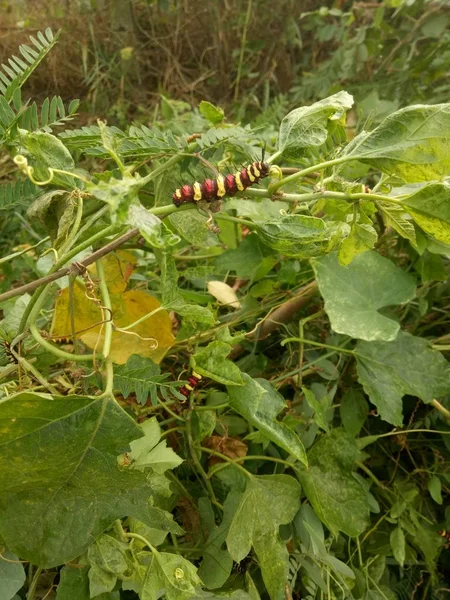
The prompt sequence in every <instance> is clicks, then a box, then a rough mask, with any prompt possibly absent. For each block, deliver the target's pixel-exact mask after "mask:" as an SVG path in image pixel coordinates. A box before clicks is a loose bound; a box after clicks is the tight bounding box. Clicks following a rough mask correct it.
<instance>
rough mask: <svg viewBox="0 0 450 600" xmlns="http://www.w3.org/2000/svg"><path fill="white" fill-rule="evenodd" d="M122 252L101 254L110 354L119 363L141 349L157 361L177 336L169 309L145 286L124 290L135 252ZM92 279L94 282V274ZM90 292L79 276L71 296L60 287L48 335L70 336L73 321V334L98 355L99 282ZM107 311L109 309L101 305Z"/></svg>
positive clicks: (100, 331) (100, 328) (101, 336)
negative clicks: (109, 319)
mask: <svg viewBox="0 0 450 600" xmlns="http://www.w3.org/2000/svg"><path fill="white" fill-rule="evenodd" d="M120 254H121V256H120V257H118V258H116V259H113V257H112V256H108V260H107V261H104V259H103V262H104V269H105V277H106V280H107V285H108V290H109V292H110V298H111V308H112V319H113V324H114V331H113V334H112V344H111V353H110V356H111V358H112V360H113V361H114V362H115V363H118V364H124V363H126V362H127V360H128V358H129V357H130V356H131V355H132V354H139V355H140V356H145V357H148V358H151V359H152V360H153V361H154V362H156V363H159V362H160V361H161V360H162V358H163V357H164V355H165V353H166V352H167V351H168V350H169V348H171V346H172V345H173V342H174V340H175V338H174V336H173V334H172V322H171V319H170V316H169V313H168V312H167V311H166V310H165V309H163V308H160V307H161V304H160V302H159V301H158V300H157V299H156V298H154V297H153V296H151V295H150V294H148V293H147V292H143V291H141V290H129V291H127V292H125V291H124V290H125V287H126V284H127V281H128V279H129V278H130V275H131V271H132V264H133V263H132V261H134V257H133V255H131V254H129V253H123V252H122V253H120ZM126 254H128V256H125V255H126ZM105 263H106V264H105ZM91 279H92V280H93V281H94V282H95V281H96V277H95V275H93V276H92V277H91ZM94 294H95V298H97V300H95V299H92V298H93V296H92V292H91V291H87V290H86V288H85V286H84V284H83V282H81V281H79V280H77V281H76V282H75V283H74V286H73V294H72V298H70V295H69V288H65V289H63V290H61V292H60V293H59V295H58V297H57V300H56V306H55V313H54V317H53V324H52V336H53V337H54V338H56V339H58V338H60V339H61V338H70V337H71V336H72V323H73V328H74V331H75V337H76V338H77V339H79V340H81V341H82V342H83V343H84V344H86V346H88V347H89V348H92V349H93V350H95V351H97V352H98V353H99V355H100V353H101V351H102V347H103V341H104V330H105V325H104V324H102V320H103V318H104V316H103V311H102V310H101V302H100V301H99V298H100V293H99V291H98V289H97V288H96V289H95V291H94ZM88 296H89V297H88ZM70 300H71V302H70ZM152 312H154V314H153V315H152V316H150V317H149V318H147V319H145V320H144V321H143V322H142V323H139V324H138V325H136V326H134V327H132V328H131V329H129V330H127V331H121V329H124V328H126V327H127V326H128V325H131V324H132V323H134V322H135V321H137V320H138V319H141V318H142V317H144V316H146V315H148V314H149V313H152ZM105 314H108V313H107V312H106V311H105ZM108 316H109V315H108Z"/></svg>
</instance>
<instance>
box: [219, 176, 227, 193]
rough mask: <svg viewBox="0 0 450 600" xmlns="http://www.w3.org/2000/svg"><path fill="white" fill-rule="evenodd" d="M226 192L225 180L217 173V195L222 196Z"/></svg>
mask: <svg viewBox="0 0 450 600" xmlns="http://www.w3.org/2000/svg"><path fill="white" fill-rule="evenodd" d="M226 193H227V190H226V189H225V180H224V178H223V177H222V175H219V177H218V178H217V197H218V198H223V196H225V194H226Z"/></svg>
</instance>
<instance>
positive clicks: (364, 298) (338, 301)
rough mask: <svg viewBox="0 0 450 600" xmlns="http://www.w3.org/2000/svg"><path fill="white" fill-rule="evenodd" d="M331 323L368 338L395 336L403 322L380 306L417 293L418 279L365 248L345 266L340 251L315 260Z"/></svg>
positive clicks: (333, 326)
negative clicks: (381, 310)
mask: <svg viewBox="0 0 450 600" xmlns="http://www.w3.org/2000/svg"><path fill="white" fill-rule="evenodd" d="M311 263H312V266H313V269H314V271H315V273H316V278H317V283H318V285H319V289H320V292H321V294H322V296H323V298H324V300H325V310H326V312H327V314H328V316H329V318H330V322H331V327H332V328H333V330H334V331H336V332H337V333H344V334H346V335H349V336H351V337H354V338H359V339H363V340H367V341H371V340H393V339H395V337H396V335H397V333H398V331H399V329H400V326H399V324H398V323H396V322H395V321H393V320H392V319H389V318H388V317H385V316H383V315H381V314H380V313H379V312H378V309H380V308H383V307H384V306H391V305H395V304H402V303H403V302H407V301H408V300H411V299H412V298H414V296H415V289H416V288H415V281H414V278H413V277H411V275H409V274H408V273H405V272H404V271H402V270H401V269H399V268H397V267H396V266H395V265H394V264H393V263H392V262H391V261H390V260H388V259H387V258H384V257H383V256H380V255H379V254H378V253H376V252H364V253H363V254H360V255H358V256H356V257H355V259H354V260H353V262H352V263H351V264H350V265H348V266H347V267H344V266H342V265H340V264H339V261H338V258H337V256H336V254H329V255H328V256H324V257H323V258H320V259H314V260H312V261H311Z"/></svg>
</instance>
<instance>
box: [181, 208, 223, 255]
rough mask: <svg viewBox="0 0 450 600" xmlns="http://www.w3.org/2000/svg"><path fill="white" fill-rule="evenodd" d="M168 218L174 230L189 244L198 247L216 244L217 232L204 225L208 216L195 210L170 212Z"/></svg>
mask: <svg viewBox="0 0 450 600" xmlns="http://www.w3.org/2000/svg"><path fill="white" fill-rule="evenodd" d="M169 220H170V222H171V223H172V225H173V226H174V228H175V230H176V231H177V232H178V233H179V234H180V235H181V236H183V237H184V239H185V240H187V241H188V242H189V243H190V244H193V245H195V246H199V247H200V248H211V247H212V246H217V244H218V237H217V234H215V233H212V232H211V231H210V230H209V229H208V227H207V225H206V223H207V221H208V217H205V216H204V215H202V214H200V213H199V212H198V211H197V210H185V211H180V212H175V213H172V214H171V215H170V216H169Z"/></svg>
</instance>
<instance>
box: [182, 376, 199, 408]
mask: <svg viewBox="0 0 450 600" xmlns="http://www.w3.org/2000/svg"><path fill="white" fill-rule="evenodd" d="M202 379H203V377H202V376H201V375H199V374H198V373H196V372H195V371H193V372H192V375H191V376H190V377H188V382H189V383H186V385H183V387H182V388H180V390H179V392H180V394H183V396H184V397H185V398H189V394H190V393H191V392H192V391H194V389H195V387H196V386H197V385H198V384H199V382H200V381H201V380H202ZM183 402H184V400H183Z"/></svg>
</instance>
